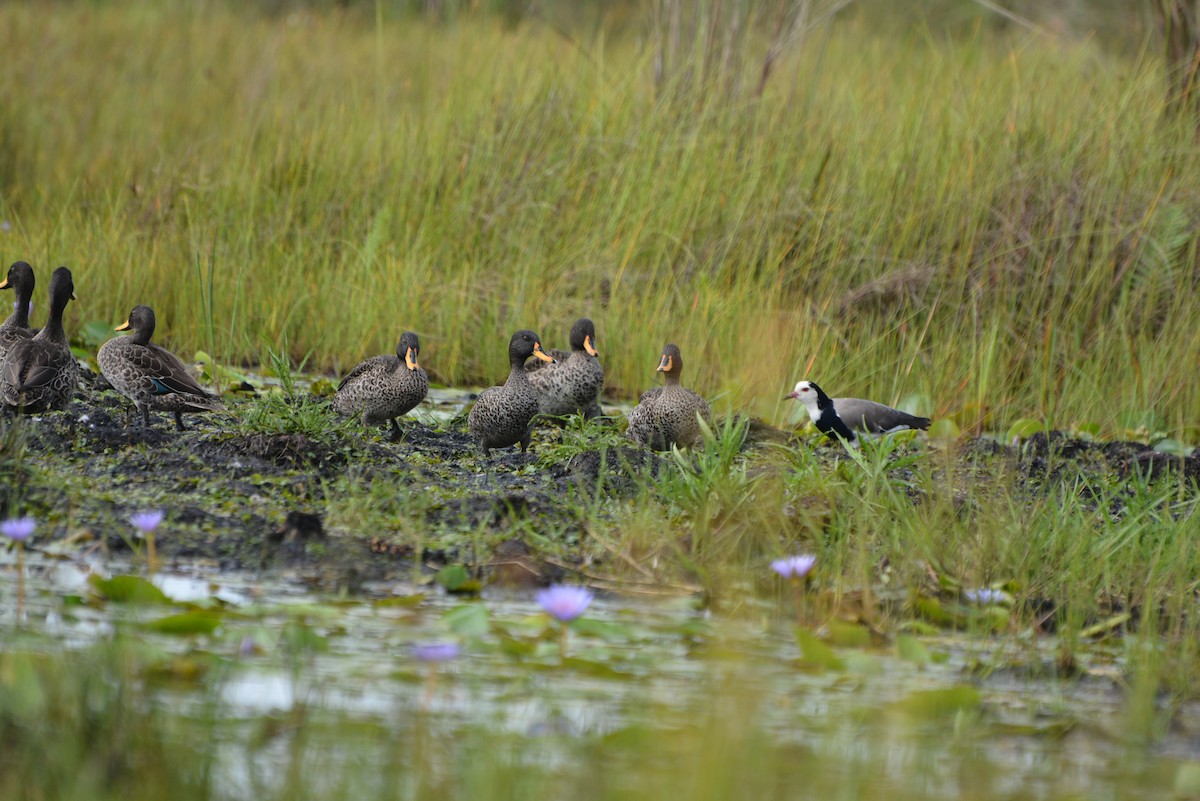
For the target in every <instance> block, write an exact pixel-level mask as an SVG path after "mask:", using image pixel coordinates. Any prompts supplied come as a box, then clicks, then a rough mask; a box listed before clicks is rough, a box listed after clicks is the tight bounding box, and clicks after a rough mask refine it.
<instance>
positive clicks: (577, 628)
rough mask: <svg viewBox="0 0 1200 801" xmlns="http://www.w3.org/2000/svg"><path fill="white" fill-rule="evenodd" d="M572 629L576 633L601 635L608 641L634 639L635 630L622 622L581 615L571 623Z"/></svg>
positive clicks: (600, 636)
mask: <svg viewBox="0 0 1200 801" xmlns="http://www.w3.org/2000/svg"><path fill="white" fill-rule="evenodd" d="M571 631H573V632H575V633H576V634H589V635H591V636H593V637H599V638H600V639H602V640H605V641H606V642H628V641H629V640H631V639H633V630H632V629H630V627H629V626H625V625H622V624H620V623H610V622H608V621H606V620H593V619H591V618H586V617H581V618H579V619H578V620H576V621H575V622H574V623H572V624H571Z"/></svg>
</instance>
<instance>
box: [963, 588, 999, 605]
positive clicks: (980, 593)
mask: <svg viewBox="0 0 1200 801" xmlns="http://www.w3.org/2000/svg"><path fill="white" fill-rule="evenodd" d="M962 596H963V598H965V599H966V600H967V602H968V603H973V604H979V605H980V606H988V605H990V604H1000V603H1004V602H1005V601H1007V600H1008V595H1007V593H1005V592H1004V591H1003V590H993V589H991V588H990V587H984V588H982V589H978V590H963V593H962Z"/></svg>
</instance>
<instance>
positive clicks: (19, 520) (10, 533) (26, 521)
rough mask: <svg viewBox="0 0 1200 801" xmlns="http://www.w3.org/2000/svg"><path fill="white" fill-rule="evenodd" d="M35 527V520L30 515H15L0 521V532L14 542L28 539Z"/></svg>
mask: <svg viewBox="0 0 1200 801" xmlns="http://www.w3.org/2000/svg"><path fill="white" fill-rule="evenodd" d="M35 528H37V521H36V520H34V519H33V518H32V517H15V518H9V519H8V520H5V521H3V522H0V534H3V535H4V536H6V537H8V538H9V539H10V540H13V541H14V542H24V541H25V540H27V539H29V538H30V537H31V536H32V535H33V532H34V529H35Z"/></svg>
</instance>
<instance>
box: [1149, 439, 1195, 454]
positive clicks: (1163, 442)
mask: <svg viewBox="0 0 1200 801" xmlns="http://www.w3.org/2000/svg"><path fill="white" fill-rule="evenodd" d="M1154 450H1156V451H1158V452H1159V453H1169V454H1171V455H1172V456H1187V455H1188V454H1190V453H1191V452H1192V449H1191V448H1189V447H1188V446H1187V445H1184V444H1183V443H1182V442H1180V441H1179V440H1177V439H1171V438H1170V437H1168V438H1167V439H1160V440H1159V441H1158V442H1156V443H1154Z"/></svg>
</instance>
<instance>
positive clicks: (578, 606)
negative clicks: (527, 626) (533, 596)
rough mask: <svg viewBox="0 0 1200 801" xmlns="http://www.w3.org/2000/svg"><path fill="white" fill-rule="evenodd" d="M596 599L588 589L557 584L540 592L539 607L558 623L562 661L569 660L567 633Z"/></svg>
mask: <svg viewBox="0 0 1200 801" xmlns="http://www.w3.org/2000/svg"><path fill="white" fill-rule="evenodd" d="M594 598H595V596H594V595H593V594H592V591H591V590H589V589H588V588H586V587H577V586H572V585H569V584H555V585H553V586H551V587H547V588H546V589H544V590H539V591H538V593H537V602H538V605H539V606H541V607H542V609H544V610H545V611H546V614H548V615H550V616H551V617H552V618H554V619H555V620H557V621H558V627H559V639H558V653H559V657H560V658H561V659H566V658H567V631H568V629H569V628H570V626H571V623H572V622H573V621H575V620H577V619H578V618H579V617H580V615H582V614H583V612H584V610H586V609H587V608H588V606H589V605H590V604H591V603H592V600H593V599H594Z"/></svg>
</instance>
